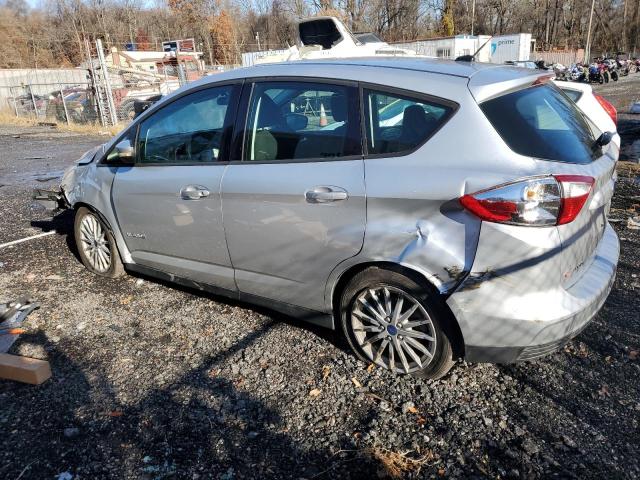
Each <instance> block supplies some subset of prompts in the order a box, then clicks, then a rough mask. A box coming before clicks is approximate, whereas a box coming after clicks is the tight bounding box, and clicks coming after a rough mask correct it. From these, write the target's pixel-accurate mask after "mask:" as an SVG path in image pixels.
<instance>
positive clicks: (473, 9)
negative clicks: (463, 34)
mask: <svg viewBox="0 0 640 480" xmlns="http://www.w3.org/2000/svg"><path fill="white" fill-rule="evenodd" d="M475 19H476V0H471V36H473V24H474V21H475Z"/></svg>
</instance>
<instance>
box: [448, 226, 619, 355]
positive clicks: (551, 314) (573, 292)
mask: <svg viewBox="0 0 640 480" xmlns="http://www.w3.org/2000/svg"><path fill="white" fill-rule="evenodd" d="M619 253H620V247H619V242H618V237H617V235H616V233H615V232H614V230H613V228H611V226H610V225H609V224H608V223H607V224H606V227H605V231H604V235H603V236H602V239H601V240H600V243H599V244H598V248H597V250H596V252H595V255H594V257H593V260H592V263H591V265H590V266H589V267H588V268H587V269H585V270H584V273H583V275H582V276H581V278H580V280H578V282H577V283H575V284H574V285H573V286H572V287H571V288H568V289H565V288H563V287H561V286H558V287H555V288H554V289H552V290H546V291H544V292H542V294H536V293H533V294H531V297H530V298H528V294H522V295H519V294H518V293H517V291H518V288H516V286H514V285H513V280H511V281H510V279H509V278H506V279H503V278H501V277H496V278H488V279H487V280H486V281H484V282H483V283H481V284H480V285H479V286H478V285H477V284H476V285H474V287H473V288H469V287H467V288H465V284H464V282H463V284H462V285H461V287H460V288H459V289H458V290H457V291H456V292H455V293H454V294H452V295H451V297H449V300H448V302H447V303H448V304H449V306H450V308H451V310H452V311H453V313H454V315H455V316H456V318H457V320H458V323H459V325H460V328H461V331H462V335H463V338H464V340H465V359H466V360H467V361H470V362H491V363H510V362H515V361H522V360H531V359H534V358H537V357H541V356H543V355H546V354H548V353H551V352H553V351H555V350H557V349H559V348H561V347H562V346H563V345H564V344H565V343H567V342H568V341H569V340H570V339H571V338H573V337H575V336H576V335H578V334H579V333H580V332H581V331H582V330H583V329H584V328H585V327H586V326H587V325H588V323H589V322H590V321H591V319H593V317H594V316H595V315H596V313H598V311H599V310H600V308H601V307H602V305H603V304H604V302H605V300H606V299H607V296H608V295H609V292H610V291H611V287H612V286H613V281H614V280H615V274H616V266H617V263H618V256H619ZM545 263H546V262H544V261H543V262H541V264H540V265H538V266H537V267H536V268H540V267H541V266H544V264H545ZM500 282H502V283H503V284H502V285H501V284H500ZM510 283H511V285H510ZM485 284H487V285H485ZM509 291H511V292H512V293H511V295H510V296H509V294H508V293H507V292H509ZM505 306H507V307H505ZM509 307H511V308H509Z"/></svg>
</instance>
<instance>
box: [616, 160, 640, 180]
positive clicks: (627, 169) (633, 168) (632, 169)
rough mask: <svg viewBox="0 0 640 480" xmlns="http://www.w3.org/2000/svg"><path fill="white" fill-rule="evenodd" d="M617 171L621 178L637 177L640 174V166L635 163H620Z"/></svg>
mask: <svg viewBox="0 0 640 480" xmlns="http://www.w3.org/2000/svg"><path fill="white" fill-rule="evenodd" d="M616 170H617V171H618V175H619V176H621V177H635V176H636V175H638V174H640V164H639V163H634V162H618V163H617V165H616Z"/></svg>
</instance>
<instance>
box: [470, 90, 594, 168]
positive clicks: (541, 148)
mask: <svg viewBox="0 0 640 480" xmlns="http://www.w3.org/2000/svg"><path fill="white" fill-rule="evenodd" d="M480 108H481V109H482V111H483V112H484V114H485V115H486V116H487V118H488V119H489V121H490V122H491V124H492V125H493V126H494V128H495V129H496V130H497V132H498V133H499V134H500V136H501V137H502V138H503V139H504V141H505V142H506V143H507V145H509V147H510V148H511V149H512V150H513V151H514V152H516V153H519V154H520V155H526V156H528V157H535V158H541V159H545V160H556V161H560V162H569V163H581V164H583V163H590V162H591V161H593V160H594V159H595V158H597V156H598V155H599V154H600V153H601V152H600V151H599V150H598V151H595V150H594V148H593V146H594V143H595V140H596V139H595V136H594V134H593V132H592V131H591V128H590V127H589V125H588V123H587V122H586V120H585V119H584V117H583V116H582V113H581V112H580V110H579V109H578V108H577V107H576V105H575V103H573V102H572V101H571V100H569V99H568V98H567V97H566V96H565V95H563V94H562V92H560V90H558V89H557V88H556V87H555V86H552V85H551V84H545V85H538V86H534V87H530V88H526V89H523V90H518V91H516V92H513V93H509V94H507V95H502V96H501V97H498V98H494V99H492V100H488V101H486V102H483V103H482V104H481V105H480Z"/></svg>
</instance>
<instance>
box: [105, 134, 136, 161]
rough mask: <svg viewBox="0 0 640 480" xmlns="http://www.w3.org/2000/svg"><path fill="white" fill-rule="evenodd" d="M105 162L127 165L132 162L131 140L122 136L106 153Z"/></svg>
mask: <svg viewBox="0 0 640 480" xmlns="http://www.w3.org/2000/svg"><path fill="white" fill-rule="evenodd" d="M107 163H110V164H114V165H118V164H121V165H129V164H132V163H133V145H131V140H129V139H128V138H123V139H122V140H120V141H119V142H118V143H117V145H116V146H115V147H113V149H112V150H111V152H110V153H109V154H108V155H107Z"/></svg>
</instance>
